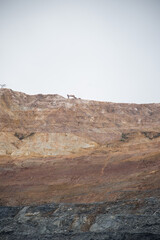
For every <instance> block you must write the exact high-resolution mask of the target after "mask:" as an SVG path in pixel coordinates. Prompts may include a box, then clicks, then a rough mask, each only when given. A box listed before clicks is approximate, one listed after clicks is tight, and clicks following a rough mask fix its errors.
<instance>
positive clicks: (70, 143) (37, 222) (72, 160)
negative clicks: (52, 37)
mask: <svg viewBox="0 0 160 240" xmlns="http://www.w3.org/2000/svg"><path fill="white" fill-rule="evenodd" d="M159 199H160V104H123V103H110V102H97V101H88V100H82V99H67V98H64V97H61V96H59V95H56V94H54V95H42V94H38V95H27V94H24V93H20V92H15V91H12V90H10V89H0V205H1V206H2V207H1V209H0V211H1V216H0V218H1V223H0V224H1V226H2V227H1V228H0V229H1V232H0V236H2V237H3V238H2V239H16V238H14V237H15V236H16V237H17V239H31V238H29V236H30V234H31V235H32V237H33V239H38V235H37V236H36V231H38V232H39V233H40V234H41V235H44V236H43V238H41V239H53V238H52V235H53V232H54V234H55V235H54V239H61V238H63V239H158V238H157V237H159V238H160V236H159V235H158V234H160V230H159V229H160V226H159V210H158V208H159ZM44 204H46V205H44ZM77 204H78V205H77ZM29 205H30V206H33V207H29ZM26 206H28V207H26ZM108 206H109V209H110V210H106V209H107V208H108ZM68 209H71V210H68ZM83 209H84V210H83ZM96 209H100V210H96ZM114 209H116V210H114ZM96 211H97V212H96ZM57 214H60V215H57ZM44 215H45V216H44ZM58 219H59V220H58ZM76 219H77V220H76ZM56 221H57V223H55V222H56ZM76 221H77V222H76ZM42 225H44V228H42ZM20 229H21V231H20ZM37 229H39V230H37ZM40 229H41V230H40ZM54 229H55V230H54ZM18 232H19V233H18ZM117 232H118V235H117ZM23 234H24V235H25V234H26V236H25V237H24V236H22V235H23ZM68 234H69V235H68ZM76 234H78V235H76ZM87 234H89V235H87ZM142 235H143V236H144V237H145V238H142ZM27 237H28V238H27ZM45 237H46V238H45ZM71 237H73V238H71ZM118 237H119V238H118Z"/></svg>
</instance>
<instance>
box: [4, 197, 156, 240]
mask: <svg viewBox="0 0 160 240" xmlns="http://www.w3.org/2000/svg"><path fill="white" fill-rule="evenodd" d="M159 209H160V199H158V198H148V199H144V200H143V199H134V200H130V201H129V200H128V201H116V202H105V203H93V204H46V205H41V206H24V207H0V240H16V239H17V240H21V239H22V240H23V239H25V240H38V239H42V240H43V239H48V240H49V239H58V240H61V239H63V240H67V239H70V240H72V239H74V240H88V239H90V240H96V239H97V240H100V239H105V240H107V239H108V240H123V239H124V240H129V239H133V240H134V239H136V240H139V239H141V240H144V239H145V240H146V239H148V240H154V239H160V215H159Z"/></svg>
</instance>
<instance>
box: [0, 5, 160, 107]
mask: <svg viewBox="0 0 160 240" xmlns="http://www.w3.org/2000/svg"><path fill="white" fill-rule="evenodd" d="M0 35H1V36H0V83H1V84H2V83H5V84H6V85H7V87H8V88H11V89H13V90H16V91H22V92H25V93H28V94H36V93H53V94H60V95H62V96H65V97H66V94H75V95H76V96H77V97H80V98H84V99H94V100H100V101H109V102H136V103H149V102H160V0H0Z"/></svg>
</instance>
